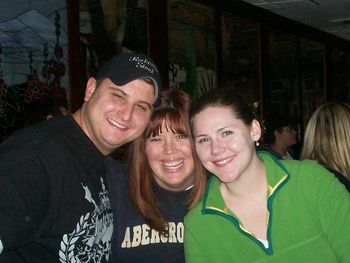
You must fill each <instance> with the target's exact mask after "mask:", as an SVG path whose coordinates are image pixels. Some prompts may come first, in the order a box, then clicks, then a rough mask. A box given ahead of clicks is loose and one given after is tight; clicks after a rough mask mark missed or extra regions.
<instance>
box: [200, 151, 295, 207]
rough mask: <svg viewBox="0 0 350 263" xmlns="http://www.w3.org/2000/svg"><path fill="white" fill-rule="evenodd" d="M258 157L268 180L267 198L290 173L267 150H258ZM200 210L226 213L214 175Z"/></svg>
mask: <svg viewBox="0 0 350 263" xmlns="http://www.w3.org/2000/svg"><path fill="white" fill-rule="evenodd" d="M258 156H259V158H260V159H261V160H262V161H263V163H264V165H265V169H266V175H267V181H268V185H269V186H268V187H269V189H268V198H270V197H271V196H273V195H274V193H275V192H276V190H278V189H280V188H281V187H282V186H283V185H284V184H285V183H287V181H288V180H289V177H290V174H289V172H288V171H287V169H286V168H285V166H284V165H283V163H282V162H281V161H280V160H278V159H277V158H276V157H275V156H273V155H272V154H271V153H269V152H267V151H259V152H258ZM202 205H203V206H202V210H203V211H207V210H211V211H220V212H223V213H228V211H227V208H226V206H225V202H224V200H223V198H222V195H221V192H220V181H219V180H218V179H217V177H216V176H211V177H210V179H209V181H208V184H207V187H206V190H205V193H204V196H203V204H202Z"/></svg>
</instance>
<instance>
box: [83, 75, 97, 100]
mask: <svg viewBox="0 0 350 263" xmlns="http://www.w3.org/2000/svg"><path fill="white" fill-rule="evenodd" d="M95 90H96V79H95V78H89V79H88V81H87V83H86V88H85V96H84V101H88V100H90V98H91V96H92V94H93V93H94V92H95Z"/></svg>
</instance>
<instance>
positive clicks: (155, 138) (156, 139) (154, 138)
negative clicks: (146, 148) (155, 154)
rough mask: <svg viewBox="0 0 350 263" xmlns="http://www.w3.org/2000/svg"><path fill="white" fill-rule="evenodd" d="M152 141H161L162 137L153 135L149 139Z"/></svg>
mask: <svg viewBox="0 0 350 263" xmlns="http://www.w3.org/2000/svg"><path fill="white" fill-rule="evenodd" d="M149 141H150V142H160V138H159V137H152V138H150V139H149Z"/></svg>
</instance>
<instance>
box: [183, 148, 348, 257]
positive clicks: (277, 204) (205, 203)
mask: <svg viewBox="0 0 350 263" xmlns="http://www.w3.org/2000/svg"><path fill="white" fill-rule="evenodd" d="M259 157H260V158H261V159H262V161H263V162H264V165H265V169H266V174H267V178H268V184H269V191H268V201H267V207H268V212H269V217H268V230H267V239H268V243H269V247H268V248H265V247H264V245H263V244H262V243H261V242H260V241H258V240H257V239H256V238H255V237H254V235H252V234H251V233H249V231H247V230H245V229H244V227H243V226H242V225H241V224H240V222H239V219H238V218H237V217H235V215H234V214H233V213H232V212H231V211H230V210H229V209H227V208H226V206H225V203H224V200H223V198H222V196H221V193H220V181H219V180H218V179H217V178H216V177H215V176H212V177H211V178H210V180H209V182H208V185H207V189H206V192H205V194H204V197H203V200H202V201H201V202H200V203H199V204H198V205H197V206H196V207H195V208H193V209H192V210H191V211H190V212H189V213H188V214H187V216H186V217H185V242H184V245H185V257H186V263H193V262H200V263H205V262H212V263H221V262H225V263H226V262H227V263H231V262H239V263H250V262H276V263H277V262H278V263H282V262H283V263H288V262H293V263H299V262H303V263H304V262H305V263H313V262H317V263H322V262H324V263H332V262H350V195H349V193H348V192H347V190H346V189H345V187H344V186H343V185H342V184H340V183H339V181H338V180H337V178H335V176H334V175H333V174H331V173H329V172H328V171H327V170H326V169H325V168H323V167H322V166H321V165H318V164H317V163H316V162H315V161H310V160H305V161H295V160H291V161H279V160H277V159H276V158H274V157H273V156H272V155H271V154H269V153H267V152H264V151H262V152H259Z"/></svg>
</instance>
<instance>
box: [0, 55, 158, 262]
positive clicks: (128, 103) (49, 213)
mask: <svg viewBox="0 0 350 263" xmlns="http://www.w3.org/2000/svg"><path fill="white" fill-rule="evenodd" d="M161 85H162V84H161V79H160V74H159V72H158V69H157V67H156V66H155V64H154V62H153V61H152V60H151V59H150V58H149V57H148V56H146V55H144V54H135V53H123V54H120V55H117V56H115V57H113V58H111V59H110V60H109V61H107V62H106V63H105V64H103V65H102V66H101V67H100V69H99V70H98V72H97V75H96V78H89V80H88V81H87V84H86V91H85V96H84V103H83V105H82V107H81V108H80V109H79V110H78V111H76V112H75V113H73V114H72V115H67V116H63V115H62V116H57V117H55V118H53V119H50V120H48V121H45V122H43V123H40V124H38V125H35V126H32V127H30V128H26V129H23V130H21V131H18V132H16V133H15V134H13V135H12V136H10V137H9V138H8V139H7V140H6V141H5V142H3V143H2V144H1V145H0V251H1V253H0V262H14V263H16V262H107V261H108V259H109V254H110V246H111V235H112V228H113V215H112V212H111V208H110V200H109V190H108V186H107V185H106V180H105V167H104V161H105V157H106V156H107V155H109V154H110V153H112V152H113V151H114V150H115V149H117V148H118V147H120V146H122V145H124V144H126V143H128V142H130V141H132V140H134V139H136V138H137V137H138V136H140V135H141V134H142V132H143V131H144V129H145V128H146V125H147V123H148V120H149V118H150V116H151V112H152V108H153V104H154V103H155V102H156V100H157V99H158V97H159V94H160V89H161Z"/></svg>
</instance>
